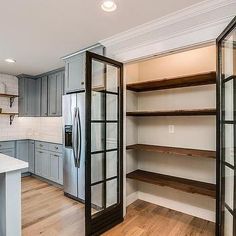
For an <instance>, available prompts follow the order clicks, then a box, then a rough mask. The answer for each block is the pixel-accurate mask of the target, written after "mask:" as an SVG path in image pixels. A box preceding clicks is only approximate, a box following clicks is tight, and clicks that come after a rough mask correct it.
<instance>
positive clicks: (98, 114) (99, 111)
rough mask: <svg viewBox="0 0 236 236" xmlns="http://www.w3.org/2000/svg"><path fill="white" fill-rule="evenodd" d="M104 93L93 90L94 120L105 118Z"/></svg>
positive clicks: (92, 109)
mask: <svg viewBox="0 0 236 236" xmlns="http://www.w3.org/2000/svg"><path fill="white" fill-rule="evenodd" d="M103 109H104V93H101V92H97V91H93V92H92V107H91V113H92V114H91V116H92V120H104V111H103Z"/></svg>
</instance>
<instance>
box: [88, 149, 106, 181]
mask: <svg viewBox="0 0 236 236" xmlns="http://www.w3.org/2000/svg"><path fill="white" fill-rule="evenodd" d="M103 161H104V154H103V153H99V154H94V155H92V156H91V182H92V183H96V182H99V181H102V180H103V179H104V176H103V173H104V171H103Z"/></svg>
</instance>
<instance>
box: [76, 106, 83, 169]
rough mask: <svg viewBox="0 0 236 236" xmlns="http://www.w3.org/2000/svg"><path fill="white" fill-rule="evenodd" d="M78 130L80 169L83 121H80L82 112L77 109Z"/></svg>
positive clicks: (78, 161) (78, 165) (78, 162)
mask: <svg viewBox="0 0 236 236" xmlns="http://www.w3.org/2000/svg"><path fill="white" fill-rule="evenodd" d="M77 128H78V133H77V134H78V139H79V141H78V139H77V167H78V168H79V167H80V160H81V142H82V140H81V138H82V137H81V136H82V135H81V119H80V110H79V108H77Z"/></svg>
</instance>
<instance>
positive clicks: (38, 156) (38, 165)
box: [35, 149, 43, 176]
mask: <svg viewBox="0 0 236 236" xmlns="http://www.w3.org/2000/svg"><path fill="white" fill-rule="evenodd" d="M42 154H43V151H41V150H38V149H36V150H35V174H36V175H38V176H42V160H43V159H42Z"/></svg>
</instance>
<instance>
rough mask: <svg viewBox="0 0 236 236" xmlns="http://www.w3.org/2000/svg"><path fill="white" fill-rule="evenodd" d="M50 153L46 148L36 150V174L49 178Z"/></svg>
mask: <svg viewBox="0 0 236 236" xmlns="http://www.w3.org/2000/svg"><path fill="white" fill-rule="evenodd" d="M49 157H50V155H49V153H48V152H47V151H45V150H40V149H36V150H35V174H36V175H38V176H41V177H43V178H45V179H49V165H50V162H49V160H50V159H49Z"/></svg>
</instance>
